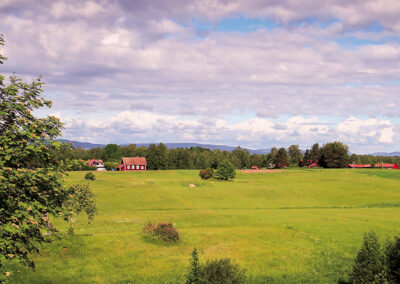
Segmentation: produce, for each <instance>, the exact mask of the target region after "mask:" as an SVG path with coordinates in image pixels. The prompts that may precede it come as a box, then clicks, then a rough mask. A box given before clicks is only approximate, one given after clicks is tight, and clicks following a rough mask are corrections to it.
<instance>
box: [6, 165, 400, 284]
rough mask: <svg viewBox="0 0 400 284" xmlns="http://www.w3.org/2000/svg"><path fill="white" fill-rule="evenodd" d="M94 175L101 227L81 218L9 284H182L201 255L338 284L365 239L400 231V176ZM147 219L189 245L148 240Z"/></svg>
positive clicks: (311, 172) (262, 279)
mask: <svg viewBox="0 0 400 284" xmlns="http://www.w3.org/2000/svg"><path fill="white" fill-rule="evenodd" d="M95 174H96V177H97V180H95V181H91V182H90V185H91V188H92V189H93V191H94V192H95V194H96V196H97V202H98V215H97V216H96V217H95V220H94V222H93V223H92V224H89V225H88V224H87V219H86V216H80V219H79V220H78V222H77V224H76V229H75V235H74V236H72V237H69V236H67V237H65V238H64V239H63V240H59V241H56V242H54V243H52V244H47V245H44V246H43V249H42V252H41V254H40V255H35V256H34V260H35V262H36V266H37V267H36V271H31V270H29V269H26V268H23V267H20V266H12V267H11V269H12V271H11V272H12V281H11V283H182V281H183V279H184V275H185V273H186V269H187V266H188V264H189V258H190V254H191V252H192V250H193V248H194V247H196V248H197V249H198V251H199V254H200V260H201V261H205V260H207V259H212V258H222V257H231V258H234V259H236V261H237V262H238V263H239V264H240V265H241V266H242V267H243V268H245V269H246V270H247V273H246V274H247V276H248V282H249V283H299V282H300V283H310V282H311V283H335V282H337V280H338V279H339V278H343V277H345V276H346V275H347V273H348V272H349V269H351V265H352V262H353V259H354V257H355V253H356V251H357V250H358V248H359V247H360V245H361V242H362V238H363V233H364V232H367V231H370V230H374V231H375V232H376V233H377V234H378V236H379V237H380V238H381V239H384V238H386V237H391V238H392V237H393V236H394V235H396V234H399V233H400V170H381V169H367V170H362V169H339V170H324V169H289V170H285V171H284V172H280V173H278V172H277V173H256V174H254V173H252V174H244V173H240V172H238V174H237V177H236V179H235V180H234V181H229V182H224V181H216V180H209V181H202V180H201V179H200V178H199V177H198V171H191V170H190V171H189V170H187V171H185V170H176V171H175V170H171V171H147V172H98V173H95ZM84 175H85V172H72V173H70V174H69V177H68V178H67V183H68V184H74V183H78V182H84V181H83V177H84ZM191 183H193V184H196V188H189V184H191ZM149 221H151V222H153V223H157V222H172V223H173V224H174V225H175V226H176V228H177V229H178V231H179V232H180V234H181V237H182V241H181V242H180V243H178V244H176V245H162V244H158V243H152V242H151V241H149V240H147V239H144V238H143V237H142V235H141V230H142V228H143V227H144V225H145V224H146V223H147V222H149ZM54 223H56V224H57V227H58V228H59V229H60V230H61V231H63V232H66V230H67V224H66V223H64V222H63V221H62V220H57V221H55V222H54Z"/></svg>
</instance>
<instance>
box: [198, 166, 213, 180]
mask: <svg viewBox="0 0 400 284" xmlns="http://www.w3.org/2000/svg"><path fill="white" fill-rule="evenodd" d="M199 176H200V177H201V178H202V179H209V178H212V177H214V169H212V168H207V169H205V170H200V173H199Z"/></svg>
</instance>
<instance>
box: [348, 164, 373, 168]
mask: <svg viewBox="0 0 400 284" xmlns="http://www.w3.org/2000/svg"><path fill="white" fill-rule="evenodd" d="M349 168H353V169H355V168H357V169H368V168H372V166H371V164H363V165H357V164H349Z"/></svg>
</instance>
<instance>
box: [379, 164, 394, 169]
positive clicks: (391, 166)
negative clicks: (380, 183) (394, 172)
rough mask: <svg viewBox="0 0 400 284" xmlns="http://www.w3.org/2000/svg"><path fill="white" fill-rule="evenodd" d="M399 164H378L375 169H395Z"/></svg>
mask: <svg viewBox="0 0 400 284" xmlns="http://www.w3.org/2000/svg"><path fill="white" fill-rule="evenodd" d="M395 167H397V164H376V165H375V168H395Z"/></svg>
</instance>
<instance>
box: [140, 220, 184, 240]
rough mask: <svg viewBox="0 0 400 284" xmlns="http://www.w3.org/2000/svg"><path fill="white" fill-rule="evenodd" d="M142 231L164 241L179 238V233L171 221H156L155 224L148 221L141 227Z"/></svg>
mask: <svg viewBox="0 0 400 284" xmlns="http://www.w3.org/2000/svg"><path fill="white" fill-rule="evenodd" d="M143 233H145V234H146V235H147V236H149V237H151V238H153V239H155V240H159V241H162V242H165V243H176V242H178V241H179V240H180V236H179V233H178V231H177V230H176V229H175V227H174V225H173V224H172V223H158V224H157V225H153V224H152V223H151V222H149V223H148V224H147V225H146V226H145V227H144V228H143Z"/></svg>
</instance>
